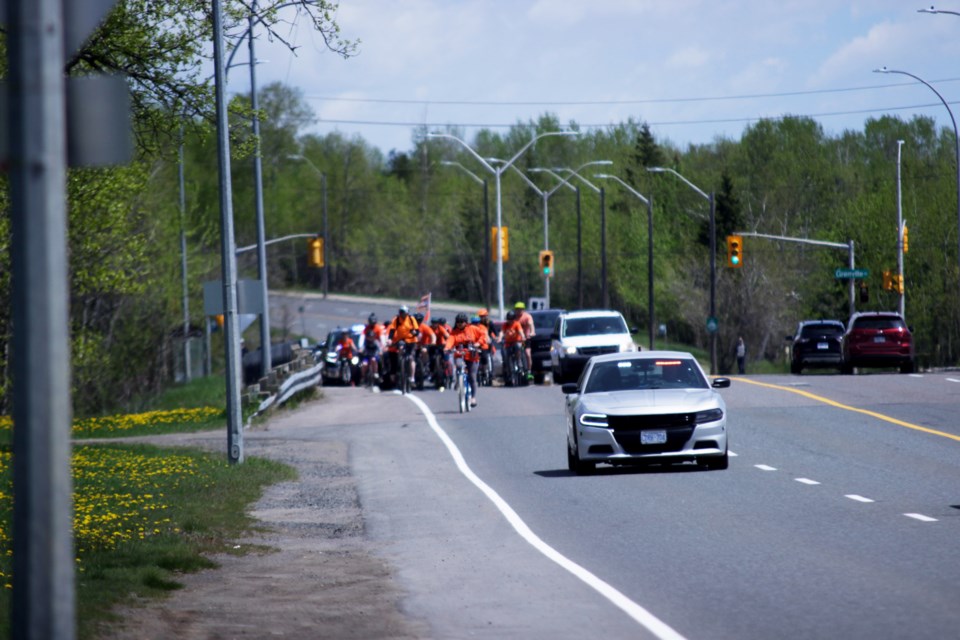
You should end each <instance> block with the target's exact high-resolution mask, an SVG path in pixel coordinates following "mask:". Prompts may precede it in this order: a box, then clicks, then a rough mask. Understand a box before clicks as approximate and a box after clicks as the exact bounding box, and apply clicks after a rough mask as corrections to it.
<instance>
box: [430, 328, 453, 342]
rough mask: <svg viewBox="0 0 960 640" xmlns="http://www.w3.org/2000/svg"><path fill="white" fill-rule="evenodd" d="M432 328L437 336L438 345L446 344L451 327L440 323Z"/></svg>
mask: <svg viewBox="0 0 960 640" xmlns="http://www.w3.org/2000/svg"><path fill="white" fill-rule="evenodd" d="M431 328H432V329H433V332H434V333H436V334H437V344H440V345H442V344H445V343H446V342H447V338H449V337H450V327H449V326H447V325H445V324H440V323H439V322H438V323H437V324H436V325H431Z"/></svg>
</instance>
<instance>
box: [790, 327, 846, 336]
mask: <svg viewBox="0 0 960 640" xmlns="http://www.w3.org/2000/svg"><path fill="white" fill-rule="evenodd" d="M840 335H843V327H841V326H840V325H837V324H808V325H806V326H805V327H803V329H801V330H800V337H801V338H814V337H816V336H840Z"/></svg>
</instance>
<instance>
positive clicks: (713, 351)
mask: <svg viewBox="0 0 960 640" xmlns="http://www.w3.org/2000/svg"><path fill="white" fill-rule="evenodd" d="M647 171H649V172H650V173H671V174H673V175H675V176H676V177H678V178H680V180H681V181H683V183H684V184H686V185H687V186H688V187H690V188H691V189H693V190H694V191H696V192H697V193H698V194H700V195H701V196H702V197H703V198H705V199H706V200H707V202H708V203H709V204H710V318H709V321H710V322H711V323H714V322H716V320H717V203H716V198H715V197H714V194H713V192H712V191H711V192H710V193H709V194H708V193H707V192H705V191H704V190H703V189H701V188H700V187H698V186H697V185H695V184H693V183H692V182H690V181H689V180H687V179H686V178H684V177H683V176H682V175H680V173H678V172H677V171H674V170H673V169H670V168H669V167H647ZM707 331H708V333H710V375H712V376H715V375H717V328H716V327H715V326H712V327H711V326H708V327H707Z"/></svg>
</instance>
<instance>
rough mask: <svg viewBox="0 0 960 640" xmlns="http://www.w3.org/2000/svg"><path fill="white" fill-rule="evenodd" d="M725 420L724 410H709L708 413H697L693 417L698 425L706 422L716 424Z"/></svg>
mask: <svg viewBox="0 0 960 640" xmlns="http://www.w3.org/2000/svg"><path fill="white" fill-rule="evenodd" d="M721 418H723V409H707V410H706V411H697V413H696V414H694V416H693V421H694V422H696V423H697V424H703V423H705V422H716V421H717V420H720V419H721Z"/></svg>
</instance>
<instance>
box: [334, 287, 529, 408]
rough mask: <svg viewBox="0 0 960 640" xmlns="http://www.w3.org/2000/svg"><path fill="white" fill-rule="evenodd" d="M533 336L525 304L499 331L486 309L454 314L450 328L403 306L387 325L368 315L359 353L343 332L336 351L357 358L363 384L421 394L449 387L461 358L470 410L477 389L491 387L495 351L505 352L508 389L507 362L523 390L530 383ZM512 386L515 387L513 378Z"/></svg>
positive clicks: (442, 320) (518, 305)
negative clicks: (468, 387) (516, 372)
mask: <svg viewBox="0 0 960 640" xmlns="http://www.w3.org/2000/svg"><path fill="white" fill-rule="evenodd" d="M533 334H534V325H533V318H532V317H531V316H530V314H529V313H527V311H526V307H525V305H524V303H523V302H517V303H516V305H515V306H514V309H513V310H512V311H510V312H508V313H507V314H506V320H505V321H504V322H503V324H502V326H501V327H500V328H499V329H498V328H497V327H496V326H495V325H494V323H493V322H492V321H491V319H490V313H489V311H488V310H487V309H480V310H479V311H477V313H476V314H474V315H473V316H472V317H468V315H467V314H466V313H458V314H457V315H456V318H455V319H454V322H453V326H451V325H449V324H447V321H446V318H443V317H437V318H428V317H425V316H424V315H423V314H422V313H413V314H411V313H410V309H409V307H407V305H402V306H401V307H400V308H399V309H398V311H397V315H396V316H394V317H393V318H392V319H391V320H390V321H389V322H387V323H386V324H381V323H380V322H379V321H378V318H377V316H376V314H374V313H371V314H370V316H369V317H368V318H367V323H366V324H365V325H364V326H363V330H362V335H363V340H362V344H363V349H362V352H358V348H357V346H356V344H354V341H353V339H352V338H351V337H350V334H349V332H346V331H344V332H343V334H342V335H341V337H340V342H339V343H338V344H337V346H336V348H337V350H338V351H339V352H340V355H341V356H346V357H351V358H352V357H353V356H354V355H357V356H359V359H360V379H361V381H362V384H364V385H367V386H371V387H380V386H384V387H392V388H401V389H407V388H411V389H412V388H416V389H423V388H425V387H426V385H428V384H431V385H432V386H434V387H435V388H437V389H439V390H440V391H443V390H444V389H445V388H449V387H451V386H452V384H453V375H454V357H455V355H457V356H461V357H462V358H463V360H464V361H465V363H466V368H467V373H468V377H469V380H470V385H471V386H472V396H471V400H470V404H471V406H472V407H475V406H477V391H478V390H479V388H480V387H481V386H489V385H491V384H492V383H493V356H494V354H495V353H496V351H497V349H503V353H502V355H503V358H504V372H505V381H506V382H507V384H510V383H511V380H510V379H509V378H508V377H507V375H506V371H507V368H508V367H507V362H508V361H509V362H510V363H511V365H512V364H513V363H514V362H515V363H516V365H517V366H516V369H517V370H519V372H520V373H521V376H522V378H521V379H522V383H523V384H526V383H527V381H528V380H531V379H532V378H533V376H532V375H531V374H530V373H529V371H530V347H529V343H528V341H529V339H530V338H531V337H532V336H533ZM511 370H513V369H511ZM513 380H514V381H513V384H516V380H517V378H516V376H515V377H514V379H513Z"/></svg>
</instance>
